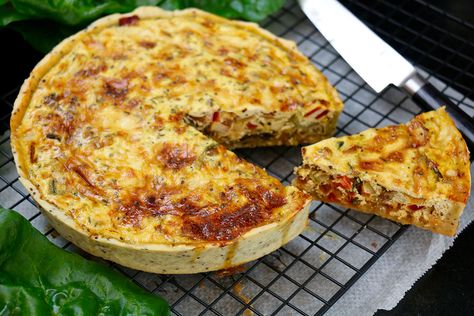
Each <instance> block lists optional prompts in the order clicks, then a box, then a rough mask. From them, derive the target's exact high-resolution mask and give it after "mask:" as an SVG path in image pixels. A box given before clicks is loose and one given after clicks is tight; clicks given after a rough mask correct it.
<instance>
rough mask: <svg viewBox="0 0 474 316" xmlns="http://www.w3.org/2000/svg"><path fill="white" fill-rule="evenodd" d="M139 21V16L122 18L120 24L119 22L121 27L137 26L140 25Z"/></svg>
mask: <svg viewBox="0 0 474 316" xmlns="http://www.w3.org/2000/svg"><path fill="white" fill-rule="evenodd" d="M138 20H140V18H139V17H138V15H131V16H126V17H123V18H120V19H119V21H118V22H119V26H124V25H136V24H137V23H138Z"/></svg>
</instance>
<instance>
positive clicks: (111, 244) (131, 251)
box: [11, 7, 342, 274]
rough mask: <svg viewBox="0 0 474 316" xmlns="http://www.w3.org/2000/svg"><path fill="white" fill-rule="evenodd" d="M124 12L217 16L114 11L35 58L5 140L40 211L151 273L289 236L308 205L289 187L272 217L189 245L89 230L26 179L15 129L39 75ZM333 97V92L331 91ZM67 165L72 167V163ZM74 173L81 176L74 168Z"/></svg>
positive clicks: (89, 246)
mask: <svg viewBox="0 0 474 316" xmlns="http://www.w3.org/2000/svg"><path fill="white" fill-rule="evenodd" d="M130 14H132V15H137V16H139V17H140V18H144V19H145V18H155V17H161V16H164V15H175V16H179V15H186V14H193V15H204V16H206V17H207V18H209V19H211V20H212V19H216V20H221V18H219V17H216V16H214V15H211V14H207V13H205V12H202V11H199V10H196V9H190V10H183V11H180V12H166V11H163V10H161V9H158V8H154V7H142V8H139V9H137V10H135V11H134V12H132V13H128V14H124V15H120V14H115V15H111V16H108V17H105V18H102V19H100V20H98V21H96V22H94V23H93V24H92V25H91V26H89V27H88V28H87V29H85V30H83V31H81V32H79V33H77V34H76V35H73V36H71V37H69V38H67V39H65V40H63V41H62V42H61V43H60V44H59V45H58V46H56V47H55V48H54V49H53V51H52V52H51V53H50V54H48V55H47V56H46V57H45V58H43V59H42V60H41V61H40V63H39V64H38V65H37V66H36V67H35V69H34V70H33V71H32V73H31V75H30V77H29V78H28V79H27V80H26V81H25V83H24V84H23V86H22V88H21V90H20V93H19V96H18V98H17V100H16V101H15V104H14V109H13V112H12V118H11V131H12V135H11V142H12V151H13V156H14V158H15V161H16V166H17V170H18V173H19V175H20V181H21V182H22V184H23V185H24V186H25V187H26V188H27V190H28V191H29V192H30V194H31V195H32V197H33V198H34V199H35V201H37V202H38V204H39V205H40V208H41V210H42V212H43V214H44V215H45V216H46V217H47V218H48V219H49V221H50V222H51V224H52V225H53V227H54V228H55V229H56V230H57V231H58V232H59V233H60V234H61V235H62V236H64V237H65V238H66V239H68V240H70V241H72V242H73V243H74V244H76V245H77V246H79V247H80V248H82V249H84V250H86V251H87V252H89V253H91V254H93V255H96V256H99V257H103V258H105V259H108V260H112V261H114V262H117V263H119V264H122V265H124V266H127V267H131V268H135V269H139V270H143V271H148V272H154V273H166V274H171V273H173V274H183V273H197V272H206V271H212V270H219V269H226V268H230V267H233V266H237V265H241V264H244V263H246V262H249V261H251V260H255V259H257V258H260V257H262V256H263V255H265V254H268V253H270V252H271V251H274V250H276V249H278V248H279V247H281V246H282V245H283V244H285V243H287V242H288V241H289V240H291V239H293V238H295V237H296V236H297V235H298V234H299V233H301V231H302V230H303V229H304V227H305V226H306V225H307V221H308V210H309V204H310V202H311V201H310V199H309V197H308V196H307V195H306V194H305V193H303V192H301V191H299V189H297V188H295V187H292V186H289V187H286V188H284V196H285V198H286V204H285V205H283V206H282V207H280V208H277V209H276V211H275V213H277V214H280V215H281V216H280V217H275V221H274V222H271V223H266V224H265V225H263V226H259V227H256V228H253V229H251V230H249V231H246V232H245V233H244V234H242V235H239V236H238V237H237V238H235V239H232V240H228V241H224V242H222V241H210V242H207V241H202V242H193V243H189V244H186V243H163V244H157V243H150V244H146V243H127V242H123V241H120V240H118V239H116V238H109V237H103V236H100V235H94V234H91V233H90V232H88V231H87V230H86V229H83V228H82V227H81V226H80V225H78V224H77V222H75V221H74V220H73V219H72V218H71V217H70V216H69V215H68V214H67V213H66V212H65V211H64V210H63V209H61V208H59V207H57V206H56V205H53V204H52V203H50V202H49V201H48V200H47V199H46V198H45V196H44V193H43V192H42V191H41V190H40V189H39V188H38V187H37V185H36V184H35V183H33V182H32V181H31V175H30V170H29V169H28V163H25V161H27V160H28V159H29V155H31V152H30V153H28V152H25V151H24V150H23V149H22V142H23V141H25V139H22V138H21V137H20V135H18V134H17V130H18V128H19V126H20V125H21V123H22V120H23V118H24V116H25V113H26V112H27V109H28V107H29V106H30V101H31V99H32V96H33V93H34V92H35V90H36V89H37V87H38V85H39V84H40V82H41V80H42V78H43V76H45V75H46V74H47V73H48V72H49V71H50V69H51V68H52V67H53V66H54V65H56V64H57V63H58V62H59V61H60V60H61V58H63V57H64V56H65V55H67V54H68V53H69V52H70V50H71V49H73V48H74V45H75V43H76V42H77V41H79V40H80V39H81V38H82V37H83V36H87V35H88V32H90V31H93V30H96V29H100V28H105V27H107V26H110V25H115V24H117V23H118V22H119V21H120V19H121V18H124V17H125V18H129V17H130V16H131V15H130ZM233 23H236V24H239V25H241V26H242V27H244V28H250V29H252V30H254V31H256V32H259V33H261V34H263V35H265V36H267V37H268V38H272V39H274V40H275V41H276V42H278V43H280V44H281V45H283V46H286V47H288V48H291V49H295V46H294V43H291V42H289V41H288V42H287V41H285V40H282V39H279V38H277V37H275V36H274V35H272V34H271V33H269V32H267V31H264V30H262V29H260V28H259V27H258V26H257V25H256V24H253V23H246V22H233ZM331 93H334V92H331ZM334 96H335V97H337V95H334ZM339 102H340V101H339ZM337 104H339V107H338V109H337V113H336V114H335V115H333V116H332V119H331V120H332V121H331V122H332V123H330V124H329V125H331V126H332V128H334V126H333V125H335V121H336V120H337V115H338V114H339V112H340V110H341V107H342V104H340V103H337ZM312 111H313V110H312ZM318 111H319V112H318ZM322 112H324V111H322ZM322 112H321V111H320V109H316V111H314V112H313V113H309V114H308V117H309V116H310V115H313V114H314V113H315V114H316V115H322V114H325V115H327V113H328V112H327V111H326V112H324V113H322ZM321 117H322V116H321ZM329 132H330V131H329ZM326 136H329V134H328V131H326V132H325V133H324V135H323V136H321V135H319V136H317V137H326ZM314 139H318V138H314ZM280 143H283V141H280ZM260 144H264V145H267V144H270V143H269V142H268V141H264V142H258V141H252V142H249V143H248V144H244V146H256V145H260ZM30 158H31V157H30ZM72 168H74V166H73V167H72ZM76 173H78V174H79V176H81V175H80V173H79V172H76ZM86 182H87V181H86Z"/></svg>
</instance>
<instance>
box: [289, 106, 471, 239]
mask: <svg viewBox="0 0 474 316" xmlns="http://www.w3.org/2000/svg"><path fill="white" fill-rule="evenodd" d="M302 154H303V165H302V166H301V167H299V168H297V169H296V178H295V180H294V185H296V186H297V187H299V188H301V189H303V190H305V191H306V192H309V193H311V194H312V195H313V197H314V198H315V199H317V200H321V201H324V202H334V203H337V204H341V205H343V206H346V207H350V208H353V209H357V210H360V211H363V212H366V213H373V214H377V215H379V216H382V217H385V218H388V219H391V220H394V221H397V222H400V223H403V224H413V225H416V226H418V227H421V228H425V229H428V230H431V231H433V232H437V233H441V234H445V235H449V236H452V235H454V234H455V233H456V231H457V227H458V223H459V217H460V216H461V213H462V211H463V209H464V207H465V205H466V202H467V199H468V197H469V191H470V187H471V185H470V183H471V175H470V162H469V152H468V150H467V147H466V144H465V142H464V139H463V138H462V136H461V134H460V132H459V131H458V130H457V129H456V126H455V125H454V123H453V121H452V120H451V118H450V117H449V116H448V114H447V113H446V111H445V110H444V108H440V109H438V110H437V111H432V112H427V113H423V114H420V115H418V116H416V117H415V118H413V119H412V120H411V121H410V122H408V123H406V124H403V125H398V126H388V127H384V128H380V129H369V130H366V131H364V132H362V133H360V134H357V135H351V136H344V137H339V138H330V139H327V140H324V141H321V142H319V143H317V144H314V145H311V146H308V147H304V148H303V149H302Z"/></svg>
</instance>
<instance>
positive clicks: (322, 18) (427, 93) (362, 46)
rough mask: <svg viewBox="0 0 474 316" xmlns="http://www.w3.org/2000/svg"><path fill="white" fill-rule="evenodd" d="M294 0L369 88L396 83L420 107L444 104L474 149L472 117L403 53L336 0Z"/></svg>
mask: <svg viewBox="0 0 474 316" xmlns="http://www.w3.org/2000/svg"><path fill="white" fill-rule="evenodd" d="M298 1H299V4H300V6H301V9H302V10H303V12H304V13H305V14H306V16H307V17H308V18H309V19H310V21H311V22H312V23H313V24H314V25H315V26H316V27H317V28H318V30H319V31H320V32H321V34H322V35H323V36H324V37H325V38H326V39H327V40H328V42H329V43H330V44H331V45H332V46H333V47H334V48H335V49H336V50H337V52H338V53H339V54H340V55H341V56H342V57H343V58H344V59H345V60H346V62H347V63H348V64H349V65H351V67H352V68H353V69H354V70H355V71H356V72H357V73H358V74H359V75H360V76H361V77H362V78H363V79H364V80H365V81H366V82H367V84H368V85H369V86H371V87H372V89H374V90H375V91H376V92H377V93H380V92H381V91H382V90H384V89H385V88H386V87H387V86H389V85H391V84H393V85H395V86H398V87H400V88H402V89H404V90H405V91H406V92H408V93H409V94H410V95H411V96H412V98H413V100H414V101H415V102H416V104H418V106H420V108H421V109H422V110H424V111H431V110H434V109H436V108H438V107H440V106H443V105H444V106H446V111H447V112H448V113H449V114H450V116H451V117H452V118H453V120H454V121H455V123H456V125H457V127H458V129H459V130H460V131H461V133H462V134H463V137H464V140H465V141H466V144H467V147H468V149H469V151H470V152H471V153H474V119H472V118H471V117H470V116H469V115H468V114H467V113H466V112H464V111H463V110H462V109H460V108H459V107H458V106H456V105H455V104H453V103H452V102H451V101H450V100H449V98H448V97H446V96H445V95H443V94H442V93H441V92H440V91H438V90H437V89H436V88H435V87H434V86H432V85H431V84H430V83H428V82H427V81H426V80H424V79H423V78H421V77H420V76H419V75H418V74H417V72H416V69H415V67H413V65H412V64H411V63H409V62H408V61H407V60H406V59H405V58H404V57H403V56H401V55H400V54H399V53H398V52H397V51H395V50H394V49H393V48H392V47H391V46H389V45H388V44H387V43H385V42H384V41H383V40H382V39H381V38H380V37H378V36H377V35H376V34H375V33H374V32H372V31H371V30H370V29H369V28H368V27H367V26H366V25H365V24H364V23H362V22H361V21H360V20H359V19H357V18H356V17H355V16H354V15H353V14H352V13H351V12H350V11H349V10H348V9H346V8H345V7H344V6H343V5H342V4H340V3H339V2H338V1H337V0H298Z"/></svg>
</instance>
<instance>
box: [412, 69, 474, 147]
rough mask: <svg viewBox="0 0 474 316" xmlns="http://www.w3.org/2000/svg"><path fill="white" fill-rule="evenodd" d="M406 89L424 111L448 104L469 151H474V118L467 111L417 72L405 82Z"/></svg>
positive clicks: (447, 109) (448, 108) (447, 110)
mask: <svg viewBox="0 0 474 316" xmlns="http://www.w3.org/2000/svg"><path fill="white" fill-rule="evenodd" d="M404 88H405V90H406V91H407V92H408V93H410V94H411V95H412V98H413V101H415V103H416V104H417V105H418V106H420V108H421V109H422V110H423V111H431V110H435V109H437V108H439V107H440V106H443V105H444V106H446V112H448V113H449V115H450V116H451V118H452V119H453V121H454V122H455V123H456V126H457V128H458V129H459V131H460V132H461V134H462V136H463V137H464V140H465V141H466V145H467V148H468V149H469V152H471V153H474V119H473V118H472V117H470V116H469V115H468V114H467V113H466V112H464V111H463V110H462V109H460V108H459V107H458V106H456V105H455V104H454V103H452V102H451V100H449V98H448V97H446V96H445V95H444V94H442V93H441V92H440V91H439V90H438V89H436V88H435V87H433V85H432V84H431V83H429V82H427V81H426V80H424V79H422V78H421V77H420V76H418V75H417V74H414V75H413V76H412V77H411V78H410V79H408V80H407V81H406V82H405V84H404Z"/></svg>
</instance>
